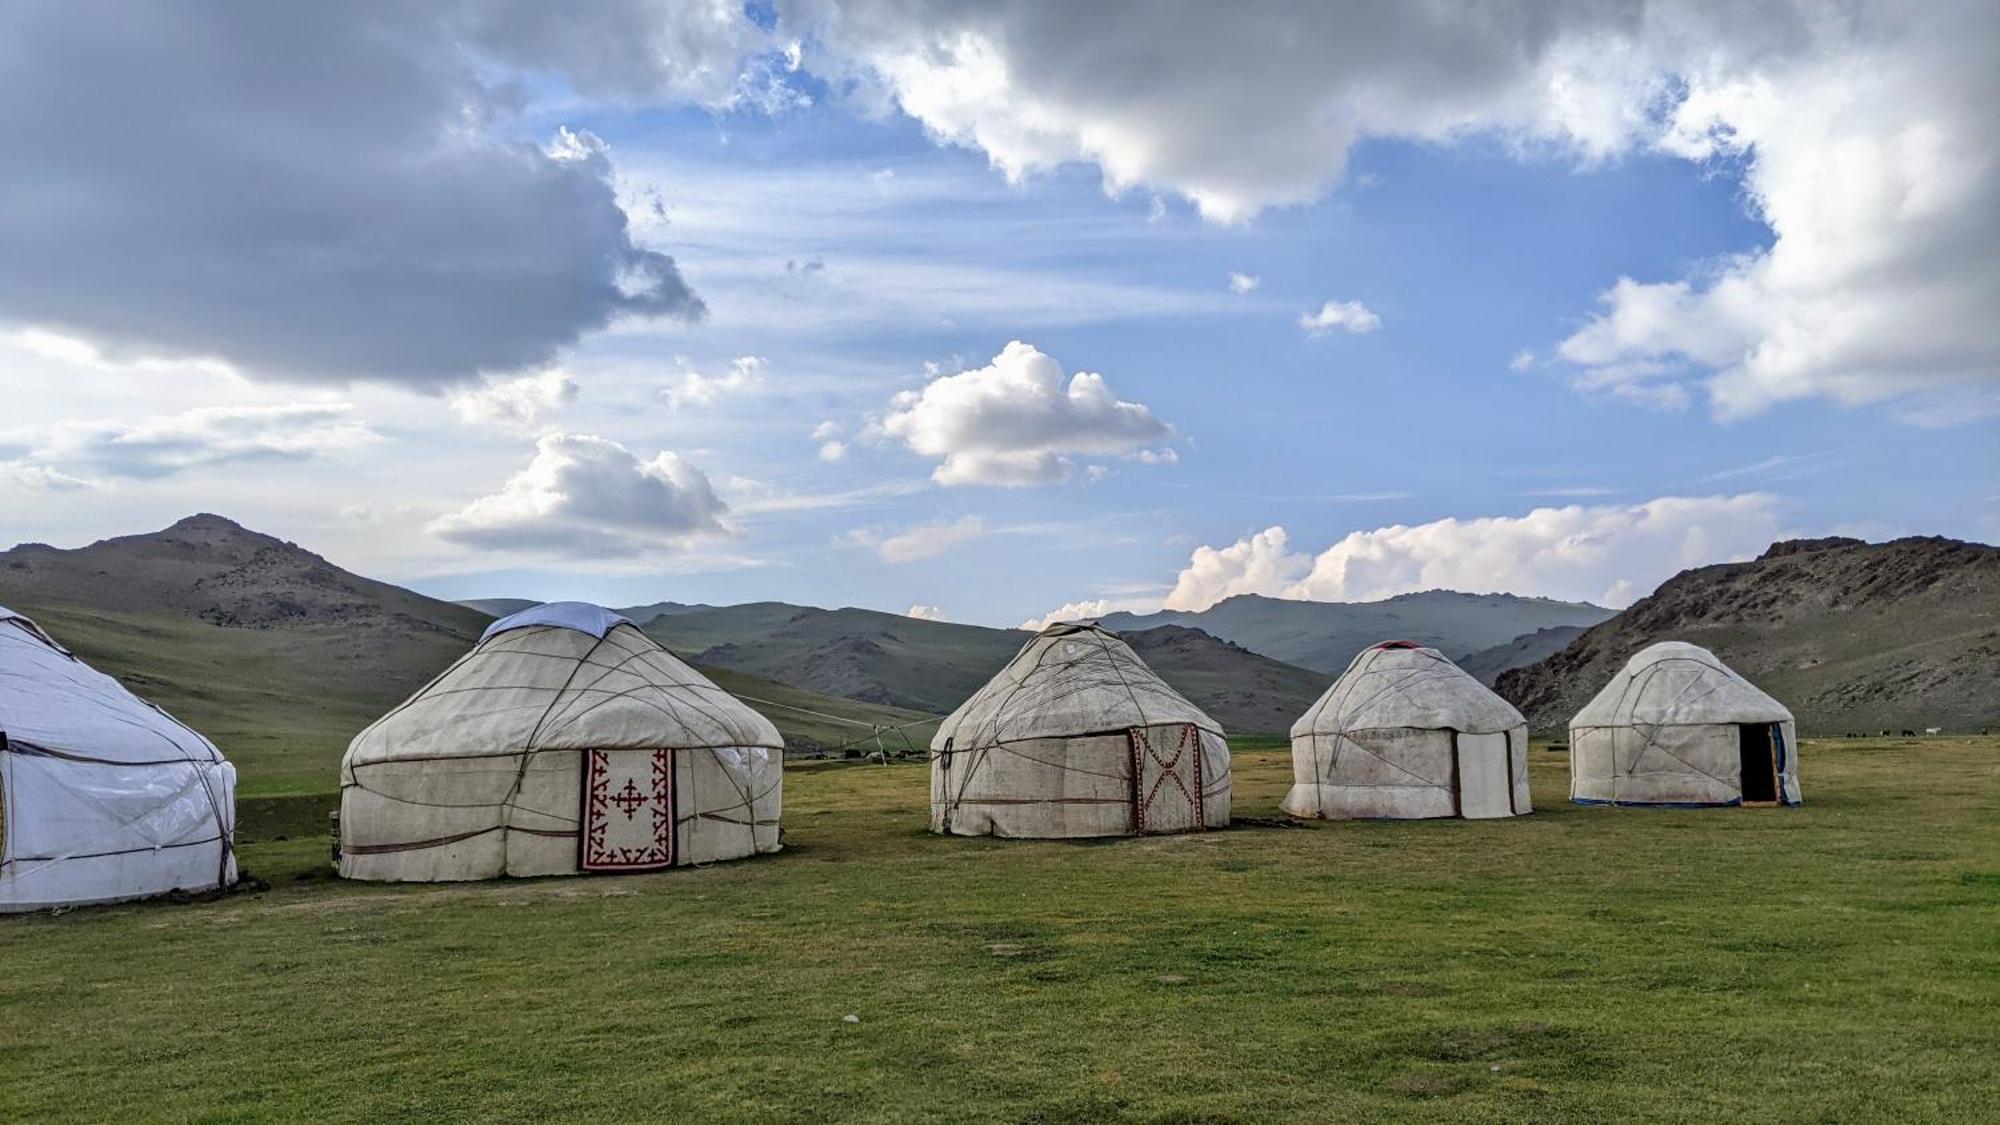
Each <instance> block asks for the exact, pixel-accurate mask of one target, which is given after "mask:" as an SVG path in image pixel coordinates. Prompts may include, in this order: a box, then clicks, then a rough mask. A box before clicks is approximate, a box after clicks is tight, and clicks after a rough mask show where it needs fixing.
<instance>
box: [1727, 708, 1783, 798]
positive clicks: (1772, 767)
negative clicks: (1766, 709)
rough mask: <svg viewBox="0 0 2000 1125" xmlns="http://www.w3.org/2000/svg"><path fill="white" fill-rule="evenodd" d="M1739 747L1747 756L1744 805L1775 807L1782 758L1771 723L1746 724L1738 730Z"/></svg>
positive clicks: (1745, 758) (1744, 774) (1745, 761)
mask: <svg viewBox="0 0 2000 1125" xmlns="http://www.w3.org/2000/svg"><path fill="white" fill-rule="evenodd" d="M1736 731H1737V745H1738V747H1739V749H1740V752H1741V754H1742V755H1743V803H1744V804H1746V805H1774V804H1776V803H1777V802H1778V758H1777V745H1776V739H1775V737H1774V735H1775V733H1776V731H1775V730H1774V728H1773V727H1772V725H1771V724H1770V723H1744V724H1742V725H1741V726H1738V727H1737V728H1736Z"/></svg>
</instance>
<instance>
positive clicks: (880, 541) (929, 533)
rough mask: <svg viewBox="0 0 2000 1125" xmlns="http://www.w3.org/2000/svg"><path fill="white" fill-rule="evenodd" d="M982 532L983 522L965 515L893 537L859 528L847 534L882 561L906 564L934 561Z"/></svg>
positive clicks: (984, 531)
mask: <svg viewBox="0 0 2000 1125" xmlns="http://www.w3.org/2000/svg"><path fill="white" fill-rule="evenodd" d="M985 533H986V524H985V521H983V520H981V519H980V518H979V517H978V516H965V517H962V518H960V519H958V520H955V521H953V522H951V523H932V524H922V525H920V526H917V527H912V528H909V529H907V530H904V531H899V532H896V533H895V534H893V535H886V536H885V535H882V534H881V533H879V532H874V531H869V530H866V529H862V530H857V531H850V532H848V533H847V537H848V539H849V540H851V541H853V542H855V543H858V544H860V545H861V546H864V547H867V548H869V549H870V550H872V551H874V552H875V553H876V554H878V555H880V556H882V561H883V562H890V563H907V562H918V561H920V560H923V559H932V558H936V557H937V556H939V555H942V554H944V553H945V552H946V551H949V550H951V549H952V548H954V547H957V546H958V545H959V544H961V543H969V542H971V541H972V540H974V539H977V538H979V537H980V536H981V535H984V534H985Z"/></svg>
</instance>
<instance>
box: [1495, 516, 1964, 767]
mask: <svg viewBox="0 0 2000 1125" xmlns="http://www.w3.org/2000/svg"><path fill="white" fill-rule="evenodd" d="M1664 640H1682V641H1689V642H1692V643H1694V644H1698V645H1701V646H1703V647H1705V648H1708V649H1710V650H1712V651H1713V652H1714V653H1715V654H1716V655H1717V656H1719V657H1721V658H1722V660H1723V661H1724V662H1725V663H1727V664H1728V665H1730V666H1731V667H1732V668H1735V669H1736V670H1737V671H1738V672H1740V673H1742V674H1743V675H1745V676H1747V677H1749V678H1750V679H1751V680H1752V681H1753V682H1755V683H1756V684H1757V685H1758V686H1759V687H1761V688H1763V689H1764V690H1765V691H1766V692H1768V693H1770V694H1771V695H1772V696H1774V697H1776V698H1777V699H1778V700H1779V701H1780V702H1782V703H1784V704H1785V705H1786V706H1787V707H1789V708H1791V710H1792V712H1793V713H1794V714H1795V715H1796V716H1797V717H1798V720H1799V724H1800V728H1801V732H1802V733H1817V734H1827V733H1841V732H1849V731H1852V732H1861V731H1872V730H1876V729H1881V728H1884V727H1887V728H1892V729H1901V728H1918V729H1920V728H1922V727H1926V726H1942V727H1945V728H1946V729H1951V730H1967V729H1974V730H1976V729H1979V728H1981V727H1986V726H1992V725H2000V548H1995V547H1991V546H1987V545H1985V544H1980V543H1966V542H1961V541H1958V540H1955V539H1943V538H1938V537H1919V538H1908V539H1898V540H1895V541H1893V542H1889V543H1879V544H1871V543H1866V542H1863V541H1861V540H1859V539H1847V538H1828V539H1801V540H1790V541H1787V542H1782V543H1777V544H1774V545H1773V546H1772V547H1771V548H1770V549H1769V550H1767V551H1765V552H1764V554H1763V555H1762V556H1760V557H1759V558H1757V559H1756V560H1754V561H1752V562H1745V563H1723V564H1719V565H1716V566H1705V567H1699V568H1697V569H1694V570H1687V571H1683V572H1681V573H1680V574H1677V575H1675V576H1674V577H1672V578H1670V579H1668V580H1667V581H1666V582H1664V583H1662V584H1661V585H1660V587H1659V589H1657V590H1655V591H1654V592H1653V593H1652V594H1651V595H1650V596H1648V597H1645V598H1641V599H1640V600H1639V601H1637V602H1635V603H1633V604H1632V606H1631V607H1630V608H1629V609H1627V610H1625V611H1624V612H1623V613H1621V614H1620V615H1618V616H1617V617H1616V618H1613V619H1611V620H1609V621H1606V622H1604V623H1602V624H1600V625H1597V626H1595V627H1593V628H1591V629H1590V630H1588V631H1587V632H1585V633H1583V634H1582V635H1581V636H1579V637H1578V638H1577V639H1576V640H1575V641H1573V642H1571V643H1570V644H1569V645H1568V646H1567V647H1565V648H1564V649H1563V650H1562V651H1560V652H1558V653H1556V654H1554V655H1552V656H1550V657H1548V658H1547V659H1545V660H1543V661H1541V662H1539V663H1536V664H1533V665H1530V666H1528V667H1523V668H1517V669H1514V670H1512V671H1509V672H1505V673H1503V674H1502V675H1501V676H1500V677H1499V679H1498V681H1497V683H1496V690H1497V691H1498V692H1499V693H1500V694H1501V695H1502V696H1505V697H1506V698H1507V699H1508V700H1509V701H1510V702H1512V703H1513V704H1514V705H1515V706H1517V707H1519V708H1520V709H1521V711H1522V713H1523V714H1525V715H1527V716H1528V720H1529V722H1530V723H1531V724H1532V725H1533V726H1534V727H1536V728H1537V729H1541V730H1559V729H1561V728H1563V727H1564V726H1566V725H1567V723H1568V721H1569V717H1570V716H1571V715H1573V714H1575V713H1576V711H1577V709H1578V708H1580V707H1581V706H1582V705H1583V704H1584V703H1585V702H1586V701H1587V700H1589V698H1590V697H1591V696H1592V695H1594V694H1595V693H1596V692H1597V691H1598V690H1599V689H1600V688H1602V687H1603V686H1604V684H1605V683H1606V682H1608V681H1609V680H1610V678H1611V676H1612V675H1613V674H1614V673H1615V672H1616V671H1617V670H1618V669H1619V668H1621V667H1623V666H1624V663H1625V661H1626V660H1628V659H1630V658H1631V656H1632V654H1633V653H1635V652H1637V651H1639V650H1640V649H1641V648H1644V647H1645V646H1647V645H1649V644H1652V643H1654V642H1656V641H1664Z"/></svg>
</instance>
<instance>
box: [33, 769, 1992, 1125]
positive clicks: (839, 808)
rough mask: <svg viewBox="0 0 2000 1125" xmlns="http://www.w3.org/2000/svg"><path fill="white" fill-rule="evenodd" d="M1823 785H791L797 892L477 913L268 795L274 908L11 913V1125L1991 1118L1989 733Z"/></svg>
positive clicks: (459, 891) (631, 895)
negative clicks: (1151, 796)
mask: <svg viewBox="0 0 2000 1125" xmlns="http://www.w3.org/2000/svg"><path fill="white" fill-rule="evenodd" d="M1803 757H1804V773H1803V779H1804V784H1805V793H1806V799H1807V801H1808V804H1807V805H1806V806H1805V807H1803V808H1799V809H1789V810H1707V811H1654V810H1617V809H1604V808H1580V807H1576V806H1573V805H1570V804H1569V803H1568V802H1567V801H1566V800H1565V799H1564V798H1565V797H1566V794H1567V786H1566V773H1565V770H1566V765H1565V762H1564V759H1563V758H1562V756H1561V755H1559V754H1553V753H1550V752H1548V751H1546V750H1542V749H1537V750H1536V751H1535V752H1534V754H1533V760H1534V766H1533V768H1534V793H1535V800H1536V803H1537V806H1538V807H1539V809H1540V811H1538V812H1537V813H1535V815H1533V816H1531V817H1527V818H1524V819H1521V820H1517V821H1507V822H1498V821H1488V822H1454V821H1437V822H1415V823H1327V824H1320V825H1317V826H1314V827H1311V828H1308V829H1301V830H1282V829H1274V828H1247V827H1246V828H1236V829H1231V830H1229V831H1226V832H1217V833H1211V834H1207V835H1201V836H1186V837H1174V838H1153V839H1141V840H1118V841H1108V842H1097V843H1069V844H1062V843H1037V842H1026V841H992V840H960V839H938V838H933V837H930V836H928V835H926V834H925V833H924V832H923V831H922V826H923V824H924V802H925V800H926V789H925V772H924V768H923V767H922V766H920V765H892V766H886V767H882V766H846V767H812V768H794V769H793V770H792V771H791V772H790V774H789V776H788V778H787V782H786V810H785V823H786V842H787V848H786V850H785V851H784V852H783V853H781V854H780V855H777V856H772V857H767V858H763V859H758V860H752V861H745V862H740V863H733V864H725V865H718V866H715V867H711V868H707V869H703V870H684V871H676V872H670V873H664V874H659V875H649V876H631V877H623V878H579V879H554V880H539V881H518V882H503V883H492V884H478V885H459V886H399V887H382V886H362V885H352V884H343V883H340V882H338V881H335V880H332V879H331V878H329V877H328V876H327V875H326V874H325V866H324V864H325V844H324V840H323V831H324V816H323V807H324V798H305V797H301V798H283V799H269V800H268V801H267V802H265V803H263V804H260V803H258V802H256V801H246V802H245V816H244V820H245V834H246V836H252V837H257V838H258V839H259V840H260V841H261V842H255V843H249V844H246V846H245V847H244V848H243V859H244V862H245V864H246V866H248V867H249V868H250V869H252V870H254V871H256V872H257V873H259V874H261V875H264V876H265V877H266V878H269V879H270V880H271V881H272V883H273V889H272V890H271V891H269V892H268V893H263V894H255V895H238V896H235V897H232V898H228V899H224V900H221V901H215V902H208V903H202V904H194V905H170V904H138V905H130V906H121V907H111V908H99V909H89V910H80V911H76V912H73V913H70V914H68V915H65V916H60V917H51V916H33V917H19V918H8V919H0V1119H5V1120H10V1121H13V1120H40V1119H68V1120H78V1121H102V1120H113V1119H118V1120H159V1119H171V1120H191V1119H208V1120H291V1119H304V1118H312V1119H319V1120H340V1121H367V1122H377V1121H385V1120H447V1119H459V1120H464V1119H476V1120H480V1121H483V1122H503V1121H538V1122H539V1121H554V1120H575V1119H582V1120H614V1119H651V1120H660V1119H671V1118H686V1117H695V1116H699V1117H710V1118H733V1119H758V1120H780V1119H794V1120H822V1119H867V1120H883V1119H890V1120H894V1119H920V1118H922V1119H951V1120H966V1121H977V1120H995V1121H1060V1120H1105V1119H1129V1120H1171V1121H1196V1120H1199V1121H1229V1120H1250V1119H1269V1118H1312V1119H1321V1120H1329V1119H1333V1120H1340V1119H1354V1118H1364V1117H1366V1118H1375V1117H1398V1118H1414V1119H1428V1120H1453V1121H1458V1120H1482V1119H1483V1120H1503V1119H1504V1120H1523V1119H1537V1120H1587V1121H1601V1120H1607V1119H1656V1120H1685V1121H1697V1120H1710V1119H1715V1118H1718V1117H1727V1118H1756V1119H1762V1120H1794V1121H1798V1120H1838V1121H1858V1120H1898V1121H1923V1120H1959V1121H1991V1120H1994V1119H1996V1118H2000V1068H1997V1067H1996V1062H1995V1060H1996V1059H2000V739H1934V740H1925V741H1921V742H1917V741H1912V742H1898V741H1885V742H1874V741H1869V742H1862V741H1850V740H1833V741H1819V742H1812V743H1808V744H1807V745H1806V746H1805V747H1804V754H1803ZM1236 768H1237V788H1236V808H1237V812H1238V813H1239V814H1240V815H1252V816H1271V815H1274V814H1275V813H1276V804H1277V800H1278V797H1279V796H1280V794H1281V793H1282V792H1283V789H1284V786H1285V785H1286V784H1287V782H1288V778H1289V762H1288V759H1287V758H1286V757H1285V755H1284V754H1283V752H1282V750H1281V749H1277V748H1274V747H1270V746H1268V745H1266V746H1262V747H1257V748H1244V749H1242V750H1241V752H1239V754H1238V755H1237V758H1236ZM316 802H317V803H316ZM279 835H285V836H289V837H293V838H291V839H287V840H284V841H278V840H276V839H274V837H276V836H279ZM299 837H305V838H299ZM849 1014H852V1015H855V1016H858V1017H859V1022H858V1023H848V1022H845V1021H844V1020H843V1017H844V1016H847V1015H849Z"/></svg>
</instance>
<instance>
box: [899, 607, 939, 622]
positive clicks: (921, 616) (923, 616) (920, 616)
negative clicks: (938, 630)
mask: <svg viewBox="0 0 2000 1125" xmlns="http://www.w3.org/2000/svg"><path fill="white" fill-rule="evenodd" d="M903 616H905V617H914V618H916V619H917V620H919V621H943V620H944V619H945V616H944V610H941V609H939V608H938V607H936V606H934V605H913V606H911V607H910V609H909V612H907V613H905V614H903Z"/></svg>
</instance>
